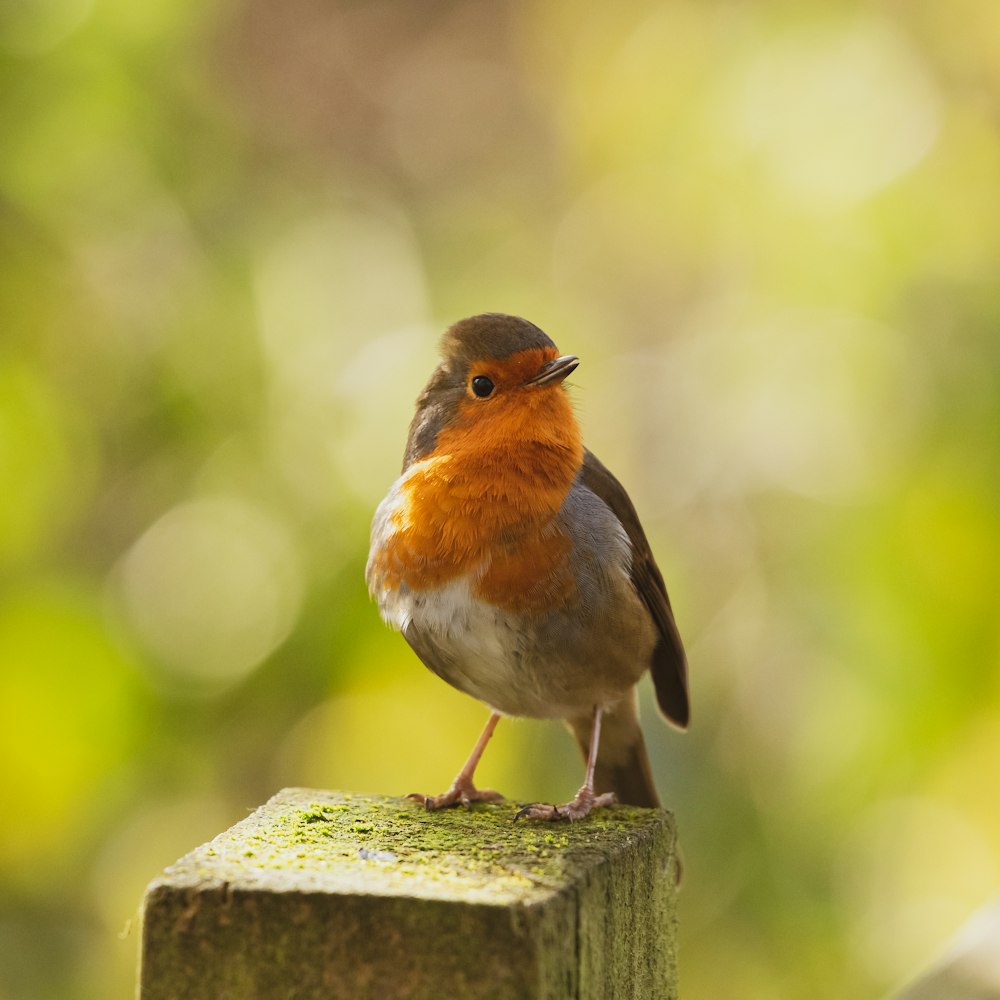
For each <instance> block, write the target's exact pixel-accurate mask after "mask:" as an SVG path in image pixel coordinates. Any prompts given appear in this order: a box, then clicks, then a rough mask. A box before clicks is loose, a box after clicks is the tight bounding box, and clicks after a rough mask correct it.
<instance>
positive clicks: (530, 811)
mask: <svg viewBox="0 0 1000 1000" xmlns="http://www.w3.org/2000/svg"><path fill="white" fill-rule="evenodd" d="M602 713H603V709H602V708H601V706H600V705H596V706H595V707H594V727H593V729H592V730H591V733H590V749H589V750H588V751H587V773H586V776H585V778H584V781H583V787H582V788H581V789H580V791H578V792H577V793H576V798H575V799H573V801H572V802H565V803H563V805H561V806H549V805H544V804H543V803H540V802H536V803H535V804H534V805H530V806H525V807H524V808H523V809H522V810H521V811H520V812H519V813H518V814H517V815H516V816H515V817H514V819H515V820H518V819H542V820H560V819H568V820H573V819H583V817H584V816H586V815H587V814H588V813H589V812H590V810H591V809H600V808H602V807H603V806H612V805H614V804H615V793H614V792H605V793H604V794H602V795H595V794H594V769H595V768H596V767H597V747H598V744H599V743H600V742H601V715H602Z"/></svg>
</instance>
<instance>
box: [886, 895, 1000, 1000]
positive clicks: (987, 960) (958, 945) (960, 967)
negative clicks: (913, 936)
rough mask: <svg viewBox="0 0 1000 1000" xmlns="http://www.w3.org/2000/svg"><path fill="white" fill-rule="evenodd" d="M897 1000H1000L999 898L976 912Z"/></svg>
mask: <svg viewBox="0 0 1000 1000" xmlns="http://www.w3.org/2000/svg"><path fill="white" fill-rule="evenodd" d="M896 1000H1000V900H996V901H994V902H993V903H991V904H990V905H989V906H986V907H984V908H983V909H981V910H979V911H978V912H977V913H975V914H973V916H972V918H971V919H970V920H969V922H968V923H967V924H966V925H965V926H964V927H963V928H962V929H961V930H960V931H959V932H958V934H957V935H956V937H955V938H954V940H953V941H952V942H951V944H950V946H949V947H948V949H947V951H946V952H945V954H944V957H943V958H941V959H940V960H939V961H938V962H936V963H935V964H934V966H932V968H931V969H930V970H929V971H928V972H927V973H926V974H925V975H924V976H922V977H921V978H920V979H918V980H917V981H916V982H915V983H913V984H911V985H910V986H909V987H908V988H907V989H905V990H904V991H903V992H902V993H900V994H898V995H897V996H896Z"/></svg>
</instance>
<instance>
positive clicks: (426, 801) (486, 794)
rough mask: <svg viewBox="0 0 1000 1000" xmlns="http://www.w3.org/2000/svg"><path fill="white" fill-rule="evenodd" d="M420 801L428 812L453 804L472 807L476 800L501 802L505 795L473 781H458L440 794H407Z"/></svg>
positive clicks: (446, 807)
mask: <svg viewBox="0 0 1000 1000" xmlns="http://www.w3.org/2000/svg"><path fill="white" fill-rule="evenodd" d="M406 797H407V798H408V799H413V800H414V801H416V802H419V803H420V804H421V805H422V806H423V807H424V808H425V809H426V810H427V811H428V812H436V811H437V810H438V809H448V808H450V807H451V806H459V805H460V806H464V807H465V808H466V809H471V808H472V804H473V803H474V802H499V801H501V800H502V799H503V796H502V795H501V794H500V793H499V792H495V791H493V789H492V788H476V786H475V785H474V784H472V782H471V781H469V782H464V781H456V782H455V783H454V784H453V785H452V786H451V788H449V789H448V791H446V792H442V794H440V795H422V794H421V793H420V792H412V793H411V794H409V795H407V796H406Z"/></svg>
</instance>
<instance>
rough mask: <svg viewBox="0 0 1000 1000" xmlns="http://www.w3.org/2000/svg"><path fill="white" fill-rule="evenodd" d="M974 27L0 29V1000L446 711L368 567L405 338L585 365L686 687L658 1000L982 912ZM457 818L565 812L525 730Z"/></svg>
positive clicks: (857, 8)
mask: <svg viewBox="0 0 1000 1000" xmlns="http://www.w3.org/2000/svg"><path fill="white" fill-rule="evenodd" d="M998 108H1000V4H997V3H996V2H995V0H957V2H956V3H948V4H945V3H935V2H931V0H926V2H921V0H918V2H913V3H889V2H881V3H880V2H872V3H862V2H855V3H852V2H841V3H837V2H828V3H813V4H797V3H791V2H786V0H680V2H669V3H654V2H652V0H629V2H626V3H624V4H608V3H599V2H584V3H577V4H568V3H556V2H552V0H523V2H520V3H494V2H487V0H480V2H472V3H462V2H438V0H432V2H430V3H419V4H413V3H406V2H404V0H377V2H371V3H354V2H346V0H334V2H329V3H317V2H307V0H291V2H285V3H272V2H267V0H226V2H215V0H198V2H195V0H149V2H132V0H35V2H31V3H13V4H7V5H4V6H2V7H0V817H2V818H0V863H2V876H0V998H2V1000H50V998H51V1000H104V998H107V997H112V996H127V995H129V994H130V992H131V990H132V982H133V977H134V972H135V955H136V948H137V930H136V915H137V910H138V904H139V901H140V898H141V894H142V890H143V887H144V885H145V884H146V882H147V881H148V880H149V879H150V878H152V877H153V876H154V875H155V874H156V873H157V871H158V870H159V869H160V868H161V867H162V866H163V865H165V864H167V863H169V862H171V861H172V860H174V859H175V858H176V857H177V856H179V855H180V854H181V853H183V852H184V851H186V850H187V849H189V848H190V847H193V846H194V845H195V844H197V843H199V842H202V841H204V840H206V839H208V838H210V837H211V836H213V835H214V834H215V833H217V832H219V831H220V830H222V829H223V828H225V827H226V826H228V825H230V824H231V823H233V822H234V821H236V820H239V819H240V818H241V817H243V816H244V815H245V814H246V812H247V810H249V809H251V808H253V807H254V806H256V805H257V804H259V803H260V802H261V801H263V800H264V799H265V798H266V797H268V796H269V795H270V794H272V793H273V792H275V791H276V790H277V789H279V788H281V787H283V786H286V785H312V786H321V787H331V788H342V789H353V790H358V791H366V792H378V793H406V792H409V791H414V790H421V791H425V792H438V791H441V790H443V789H444V788H445V787H446V786H447V784H448V783H449V782H450V780H451V778H452V776H453V774H454V772H455V771H456V769H457V768H458V766H459V764H460V763H461V761H462V760H463V759H464V756H465V754H466V753H467V752H468V750H469V748H470V747H471V745H472V743H473V741H474V739H475V737H476V735H477V734H478V731H479V728H480V726H481V724H482V723H483V721H484V719H485V716H486V712H485V709H484V708H483V707H482V706H480V705H478V704H476V703H475V702H473V701H471V700H470V699H468V698H466V697H464V696H462V695H460V694H458V693H457V692H455V691H453V690H451V689H450V688H448V687H447V686H446V685H445V684H444V683H442V682H441V681H439V680H437V679H436V678H434V677H433V676H432V675H430V674H429V672H427V671H426V670H425V669H424V668H423V667H422V666H421V665H420V664H419V662H418V661H417V660H416V658H415V657H414V655H413V654H412V653H411V652H410V651H409V650H408V649H407V647H406V645H405V643H404V642H403V641H402V640H401V639H400V638H399V637H398V636H396V635H394V634H392V633H391V632H389V631H388V630H387V629H386V628H385V627H384V626H383V625H382V623H381V622H380V620H379V618H378V615H377V612H376V610H375V608H374V607H373V606H372V605H371V604H370V603H369V600H368V597H367V594H366V592H365V586H364V581H363V569H364V563H365V558H366V555H367V546H368V523H369V518H370V515H371V512H372V510H373V508H374V506H375V504H376V503H377V502H378V500H379V499H380V498H381V496H382V495H383V493H384V491H385V489H386V488H387V486H388V485H389V483H390V482H391V481H392V479H393V478H394V477H395V475H396V474H397V471H398V464H399V460H400V456H401V452H402V446H403V442H404V440H405V434H406V425H407V421H408V420H409V417H410V413H411V407H412V403H413V400H414V398H415V396H416V394H417V392H418V391H419V389H420V387H421V386H422V384H423V381H424V380H425V378H426V376H427V374H428V373H429V371H430V369H431V367H432V365H433V364H434V359H435V355H436V342H437V339H438V336H439V335H440V332H441V330H442V329H443V328H444V327H445V326H447V325H448V324H449V323H451V322H453V321H454V320H456V319H459V318H461V317H462V316H465V315H468V314H471V313H475V312H481V311H486V310H498V311H504V312H513V313H519V314H521V315H524V316H527V317H528V318H529V319H532V320H533V321H534V322H536V323H538V324H539V325H541V326H542V327H543V328H544V329H545V330H547V331H548V332H549V333H550V334H551V335H552V337H553V338H554V339H555V340H556V342H557V344H558V345H559V346H560V347H561V348H562V350H563V351H565V352H572V353H574V354H578V355H579V356H580V357H581V359H582V363H581V365H580V368H579V370H578V372H577V373H576V375H575V376H574V378H573V388H572V390H571V391H572V393H573V397H574V400H575V403H576V406H577V409H578V412H579V415H580V419H581V421H582V423H583V426H584V431H585V437H586V439H587V441H588V443H589V445H590V446H591V448H592V449H593V450H594V451H595V452H596V453H597V454H598V455H599V456H601V457H602V458H603V460H604V461H605V462H606V463H608V464H609V465H611V466H612V467H613V469H614V470H615V471H616V473H617V474H618V475H619V477H620V478H621V479H622V480H623V482H624V483H625V484H626V486H627V488H628V489H629V491H630V492H631V494H632V496H633V498H634V500H635V502H636V504H637V507H638V509H639V512H640V514H641V516H642V518H643V520H644V523H645V525H646V528H647V531H648V533H649V535H650V537H651V540H652V543H653V548H654V550H655V551H656V553H657V556H658V559H659V561H660V564H661V567H662V568H663V571H664V574H665V576H666V578H667V581H668V587H669V589H670V592H671V595H672V598H673V602H674V607H675V610H676V612H677V617H678V620H679V622H680V626H681V630H682V633H683V635H684V636H685V638H686V641H687V644H688V647H689V654H690V663H691V683H692V695H693V706H694V721H693V725H692V728H691V731H690V732H689V733H688V734H686V735H682V734H679V733H677V732H675V731H673V730H670V729H668V728H667V727H666V726H665V725H663V724H662V723H661V722H660V721H659V720H658V718H657V717H656V713H655V710H654V708H653V704H652V702H651V700H650V697H649V690H648V687H644V689H643V713H644V719H645V728H646V732H647V738H648V741H649V744H650V751H651V755H652V757H653V761H654V769H655V771H656V775H657V780H658V783H659V785H660V789H661V792H662V795H663V797H664V800H665V802H666V803H667V804H668V806H669V807H670V808H671V809H673V810H674V811H675V812H676V814H677V816H678V820H679V824H680V829H681V838H682V843H683V848H684V854H685V885H684V889H683V896H682V904H681V948H682V983H683V994H684V996H685V997H686V998H687V1000H717V998H720V997H732V998H739V1000H798V998H802V1000H806V998H809V1000H816V998H831V1000H832V998H843V997H851V998H855V997H859V998H863V997H872V998H876V997H878V996H879V995H881V994H882V993H883V992H884V991H886V990H889V989H891V988H892V987H893V986H894V985H896V984H898V983H899V982H900V981H901V980H903V979H905V978H906V977H908V976H909V975H910V974H912V973H913V972H915V971H917V970H918V969H919V968H920V966H921V965H922V964H924V963H925V962H926V961H927V960H928V959H929V958H930V957H931V956H932V955H933V954H934V953H935V951H936V950H937V949H938V948H939V947H941V945H942V944H943V943H944V942H945V941H946V939H947V938H948V936H949V935H950V934H951V933H952V932H954V930H955V929H956V928H957V927H958V926H959V925H960V924H961V922H962V921H963V920H964V919H965V918H966V917H967V916H968V915H969V914H970V913H971V912H972V911H973V909H974V908H975V907H976V906H977V905H979V904H980V903H982V902H983V901H984V900H986V899H987V898H989V897H990V896H991V895H992V894H993V893H995V892H996V890H997V885H998V881H1000V875H998V873H1000V795H998V794H997V776H998V775H1000V678H998V673H1000V671H998V667H1000V624H998V623H1000V614H998V612H997V596H998V590H1000V133H998V122H1000V116H998ZM481 778H482V781H483V783H484V784H487V785H491V786H494V787H498V788H500V789H501V790H503V791H504V792H506V793H507V795H508V796H510V797H512V798H514V799H515V800H521V801H531V800H535V799H548V800H556V801H559V800H563V799H565V798H566V797H568V796H570V795H571V794H572V793H573V792H574V791H575V789H576V787H577V786H578V784H579V782H580V778H581V766H580V762H579V761H578V759H577V756H576V752H575V750H574V749H573V747H572V745H571V741H570V739H569V737H568V736H567V735H566V733H565V732H563V731H562V729H561V728H560V727H559V726H558V725H557V724H554V723H541V722H531V721H511V722H504V723H503V724H502V725H501V727H500V729H499V730H498V732H497V736H496V738H495V740H494V742H493V745H491V747H490V748H489V751H488V753H487V756H486V759H485V761H484V764H483V767H482V770H481Z"/></svg>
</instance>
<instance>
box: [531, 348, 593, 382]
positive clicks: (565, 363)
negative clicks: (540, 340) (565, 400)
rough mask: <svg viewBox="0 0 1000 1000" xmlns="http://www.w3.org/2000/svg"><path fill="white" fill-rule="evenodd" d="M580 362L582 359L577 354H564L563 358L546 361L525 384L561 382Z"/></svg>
mask: <svg viewBox="0 0 1000 1000" xmlns="http://www.w3.org/2000/svg"><path fill="white" fill-rule="evenodd" d="M579 363H580V359H579V358H578V357H577V356H576V355H575V354H564V355H563V356H562V357H561V358H555V359H554V360H552V361H546V362H545V364H544V365H542V367H541V368H539V369H538V374H537V375H535V376H534V377H533V378H529V379H528V381H527V382H526V383H525V385H551V384H552V383H554V382H561V381H562V380H563V379H564V378H566V376H567V375H569V374H570V372H572V371H574V370H575V369H576V366H577V365H578V364H579Z"/></svg>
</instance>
